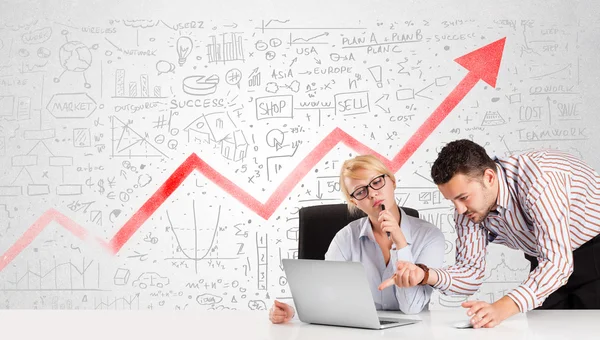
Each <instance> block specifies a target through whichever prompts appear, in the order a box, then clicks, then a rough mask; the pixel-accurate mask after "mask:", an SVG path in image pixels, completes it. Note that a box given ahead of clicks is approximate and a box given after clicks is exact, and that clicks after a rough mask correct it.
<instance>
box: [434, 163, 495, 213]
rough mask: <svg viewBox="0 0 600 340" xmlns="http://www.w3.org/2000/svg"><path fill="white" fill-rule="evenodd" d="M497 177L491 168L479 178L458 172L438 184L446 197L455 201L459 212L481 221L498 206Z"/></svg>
mask: <svg viewBox="0 0 600 340" xmlns="http://www.w3.org/2000/svg"><path fill="white" fill-rule="evenodd" d="M495 179H496V176H495V173H494V171H493V170H491V169H488V170H486V172H485V173H484V175H483V176H481V177H477V178H473V177H470V176H467V175H463V174H456V175H454V177H452V179H451V180H450V181H448V182H447V183H445V184H440V185H438V188H439V189H440V192H441V193H442V195H443V196H444V198H446V199H448V200H450V201H452V203H454V207H455V208H456V211H457V212H458V213H459V214H463V215H465V216H467V217H468V218H469V219H470V220H471V221H473V222H475V223H479V222H481V221H483V220H484V219H485V218H486V217H487V215H488V214H489V212H490V211H491V210H492V209H494V207H495V206H496V198H497V196H498V189H497V185H495Z"/></svg>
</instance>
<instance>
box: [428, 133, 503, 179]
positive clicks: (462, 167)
mask: <svg viewBox="0 0 600 340" xmlns="http://www.w3.org/2000/svg"><path fill="white" fill-rule="evenodd" d="M486 169H492V170H494V171H496V163H495V162H494V161H493V160H492V159H491V158H490V156H488V154H487V153H486V152H485V149H484V148H483V147H482V146H481V145H479V144H477V143H474V142H472V141H470V140H468V139H459V140H455V141H453V142H450V143H448V144H446V146H444V147H443V148H442V151H440V153H439V154H438V158H437V159H436V160H435V162H434V163H433V166H432V167H431V178H432V179H433V182H434V183H435V184H436V185H440V184H445V183H448V182H449V181H450V180H451V179H452V177H454V175H456V174H463V175H466V176H470V177H478V176H481V175H483V173H484V172H485V170H486Z"/></svg>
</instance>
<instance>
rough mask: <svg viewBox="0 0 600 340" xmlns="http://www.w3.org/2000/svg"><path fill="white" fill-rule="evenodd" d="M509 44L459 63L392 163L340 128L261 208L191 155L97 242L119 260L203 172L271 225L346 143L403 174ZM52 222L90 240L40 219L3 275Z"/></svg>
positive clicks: (66, 222) (53, 214)
mask: <svg viewBox="0 0 600 340" xmlns="http://www.w3.org/2000/svg"><path fill="white" fill-rule="evenodd" d="M505 40H506V38H503V39H500V40H498V41H496V42H493V43H491V44H489V45H487V46H484V47H482V48H480V49H478V50H475V51H473V52H471V53H469V54H467V55H464V56H462V57H460V58H457V59H456V60H455V61H456V62H457V63H459V64H460V65H462V66H463V67H464V68H466V69H467V70H469V73H467V75H466V76H465V78H464V79H463V80H462V81H461V82H460V83H459V84H458V85H457V86H456V88H454V90H453V91H452V92H451V93H450V94H449V95H448V96H447V97H446V99H444V101H443V102H442V103H441V104H440V105H439V106H438V107H437V108H436V109H435V111H434V112H433V113H432V114H431V116H430V117H429V118H428V119H427V120H426V121H425V122H423V124H422V125H421V126H420V127H419V129H418V130H417V131H416V132H415V133H414V134H413V136H412V137H411V138H410V139H409V140H408V142H407V143H406V144H405V145H404V146H403V147H402V149H401V150H400V151H399V152H398V153H397V154H396V156H395V157H394V158H393V159H392V160H391V161H390V160H388V159H387V158H385V157H383V156H382V155H380V154H379V153H377V152H375V151H374V150H372V149H371V148H369V147H368V146H366V145H364V144H362V143H361V142H360V141H358V140H356V139H354V138H353V137H352V136H350V135H349V134H347V133H346V132H344V131H342V130H341V129H339V128H335V129H334V130H333V131H332V132H331V133H329V135H327V137H325V138H324V139H323V140H322V141H321V142H320V143H319V144H318V145H317V146H316V147H315V148H314V149H313V151H311V152H310V153H309V154H308V155H307V156H306V157H305V158H304V159H303V160H302V161H301V162H300V163H299V164H298V165H297V166H296V168H295V169H294V170H293V171H292V172H291V173H290V174H289V175H288V176H287V177H286V178H285V179H284V180H283V182H282V183H281V184H280V185H279V186H278V187H277V189H276V190H275V192H273V193H272V194H271V196H270V197H269V199H268V200H267V201H266V202H265V203H261V202H260V201H258V200H257V199H256V198H254V197H252V196H251V195H250V194H248V193H247V192H245V191H244V190H243V189H242V188H240V187H238V186H237V185H236V184H235V183H233V182H232V181H231V180H229V179H228V178H226V177H224V176H223V175H221V174H220V173H218V172H217V170H215V169H213V168H212V167H211V166H210V165H208V163H206V162H205V161H204V160H202V159H201V158H199V157H198V156H197V155H196V154H195V153H194V154H191V155H190V156H189V157H188V158H187V159H186V160H185V161H184V162H183V163H182V164H181V165H180V166H179V167H178V168H177V169H176V170H175V171H174V172H173V174H171V176H169V178H168V179H167V180H166V181H165V182H164V183H163V185H161V186H160V188H158V190H157V191H156V192H155V193H154V194H153V195H152V196H151V197H150V198H149V199H148V200H147V201H146V203H144V205H142V207H141V208H140V209H139V210H138V211H136V212H135V213H134V214H133V216H131V218H130V219H129V220H128V221H127V222H126V223H125V224H124V225H123V227H121V229H119V231H118V232H117V233H116V234H115V236H114V237H113V238H112V240H111V241H110V242H109V243H108V244H107V243H106V242H105V241H104V240H100V239H96V241H97V242H98V243H99V244H100V245H101V246H102V247H108V248H109V249H110V251H112V252H113V253H115V254H116V253H117V252H118V251H119V250H120V249H121V248H122V247H123V246H124V245H125V243H127V241H128V240H129V239H130V238H131V236H132V235H133V234H134V233H135V232H136V231H137V230H138V229H139V228H140V227H141V226H142V224H144V222H145V221H146V220H147V219H148V218H150V216H152V214H153V213H154V212H155V211H156V210H157V209H158V208H159V207H160V206H161V205H162V204H163V203H164V202H165V201H166V200H167V199H168V198H169V196H171V194H173V192H174V191H175V190H176V189H177V188H178V187H179V186H180V185H181V183H183V181H184V180H185V179H186V178H187V177H188V176H189V175H190V174H191V172H192V171H194V170H198V171H199V172H200V173H202V174H203V175H204V176H205V177H206V178H207V179H209V180H211V181H213V182H214V183H215V184H217V185H218V186H220V187H221V188H222V189H223V190H224V191H226V192H227V193H229V194H230V195H231V196H232V197H233V198H235V199H237V200H238V201H240V202H241V203H242V204H244V205H245V206H246V207H248V208H249V209H250V210H252V211H254V212H256V213H257V214H258V215H259V216H261V217H263V218H264V219H268V218H269V217H270V216H271V215H272V214H273V212H275V210H276V209H277V208H278V207H279V205H280V204H281V202H283V200H284V199H286V198H287V197H288V195H289V193H290V192H291V191H292V190H293V189H294V187H295V186H296V184H298V182H300V180H302V178H304V176H306V174H307V173H308V172H309V171H310V170H311V169H312V168H313V167H314V166H315V165H316V164H317V163H318V162H319V161H320V160H321V159H323V157H324V156H325V155H326V154H327V153H328V152H329V151H331V149H333V148H334V147H335V146H336V145H337V144H338V143H340V142H342V143H344V144H345V145H347V146H348V147H349V148H351V149H353V150H354V151H356V152H357V153H359V154H367V153H369V154H374V155H377V156H378V157H379V158H380V159H381V160H382V161H383V162H384V163H385V164H386V166H387V167H388V168H389V169H390V170H391V171H392V172H397V171H398V169H400V167H402V165H404V163H405V162H406V160H408V158H410V157H411V156H412V154H413V153H414V152H415V151H416V150H417V149H418V148H419V146H421V144H422V143H423V142H424V141H425V139H427V137H429V135H430V134H431V133H432V132H433V130H435V128H437V126H438V125H439V124H440V123H441V122H442V120H444V118H446V116H447V115H448V114H449V113H450V112H451V111H452V110H453V109H454V108H455V107H456V105H458V103H459V102H460V101H461V100H462V99H463V98H464V97H465V96H466V94H467V93H468V92H469V91H470V90H471V89H472V88H473V86H475V84H476V83H477V81H479V79H482V80H483V81H485V82H486V83H488V84H490V85H491V86H496V78H497V76H498V70H499V68H500V61H501V60H502V51H503V49H504V42H505ZM52 221H56V222H58V224H59V225H61V226H62V227H63V228H65V229H67V230H68V231H70V232H71V233H73V234H74V235H76V236H77V237H79V238H81V239H87V238H89V235H88V233H87V231H86V230H85V229H84V228H83V227H81V226H79V225H78V224H77V223H76V222H74V221H73V220H71V219H70V218H68V217H66V216H65V215H63V214H61V213H60V212H58V211H56V210H54V209H49V210H48V211H46V212H45V213H44V214H43V215H42V216H40V217H39V218H38V220H37V221H36V222H34V223H33V224H32V225H31V226H30V227H29V229H27V231H25V233H24V234H23V235H22V236H21V237H20V238H19V239H18V240H17V241H16V242H15V243H14V244H13V245H12V246H11V247H10V248H9V249H8V250H7V251H6V253H4V255H3V256H2V257H1V258H0V271H1V270H2V269H4V268H5V267H6V265H8V263H10V262H11V261H12V260H13V259H14V258H15V257H16V256H17V255H18V254H19V253H20V252H21V251H22V250H23V249H25V247H27V246H28V245H29V244H30V243H31V242H32V241H33V240H34V239H35V238H36V237H37V235H38V234H39V233H40V232H41V231H42V230H43V229H44V228H45V227H46V226H47V225H48V224H50V223H51V222H52Z"/></svg>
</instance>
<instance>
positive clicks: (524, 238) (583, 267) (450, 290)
mask: <svg viewBox="0 0 600 340" xmlns="http://www.w3.org/2000/svg"><path fill="white" fill-rule="evenodd" d="M431 177H432V178H433V181H434V182H435V184H436V185H437V186H438V188H439V190H440V192H441V193H442V195H443V196H444V197H445V198H446V199H449V200H451V201H452V202H453V203H454V206H455V208H456V210H455V222H456V233H457V242H456V263H455V264H454V265H452V266H449V267H446V268H443V269H434V268H431V270H429V269H427V268H425V269H423V268H421V267H417V266H415V265H414V264H412V263H407V262H399V263H398V264H397V271H396V273H395V275H394V276H393V277H392V278H390V279H388V280H386V281H385V282H384V283H382V285H381V286H380V289H383V288H385V287H388V286H389V285H391V284H394V283H395V284H397V285H399V286H404V287H411V286H413V285H416V284H429V285H431V286H433V287H434V288H437V289H439V290H440V291H441V292H442V293H444V294H448V295H455V294H464V295H472V294H474V293H475V292H476V291H477V290H478V289H479V287H480V286H481V284H482V279H483V276H484V271H485V253H486V246H487V244H488V243H490V242H493V243H498V244H503V245H506V246H508V247H510V248H513V249H519V250H522V251H523V252H524V253H525V257H526V258H527V259H528V260H530V262H531V272H530V273H529V277H528V278H527V279H526V280H525V281H524V282H523V283H522V284H521V285H520V286H519V287H517V288H516V289H515V290H514V291H512V292H510V293H508V294H507V295H505V296H504V297H502V298H501V299H499V300H498V301H496V302H494V303H492V304H489V303H486V302H483V301H468V302H464V303H463V304H462V306H463V307H465V308H468V311H467V315H469V316H470V317H471V323H472V324H473V326H474V327H475V328H479V327H494V326H496V325H498V324H499V323H500V322H502V321H503V320H505V319H507V318H509V317H510V316H512V315H514V314H517V313H519V312H527V311H529V310H532V309H534V308H540V309H585V308H594V309H597V308H600V236H599V233H600V176H599V175H598V173H597V172H596V171H594V170H593V169H592V168H591V167H590V166H588V165H586V164H585V163H583V162H582V161H580V160H578V159H576V158H575V157H573V156H571V155H568V154H565V153H562V152H558V151H551V150H545V151H534V152H528V153H524V154H520V155H513V156H511V157H507V158H504V159H498V158H494V159H493V160H492V159H491V158H490V157H489V156H488V155H487V154H486V152H485V149H484V148H483V147H481V146H479V145H477V144H476V143H474V142H472V141H469V140H457V141H453V142H451V143H449V144H448V145H446V146H445V147H444V148H443V149H442V150H441V151H440V153H439V155H438V158H437V160H436V161H435V162H434V164H433V166H432V168H431Z"/></svg>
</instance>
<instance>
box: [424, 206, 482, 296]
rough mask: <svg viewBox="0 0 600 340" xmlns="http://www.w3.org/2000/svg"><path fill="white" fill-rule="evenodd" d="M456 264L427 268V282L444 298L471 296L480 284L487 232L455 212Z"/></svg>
mask: <svg viewBox="0 0 600 340" xmlns="http://www.w3.org/2000/svg"><path fill="white" fill-rule="evenodd" d="M454 220H455V222H456V234H457V238H456V263H455V264H454V265H452V266H449V267H445V268H431V269H430V270H429V279H428V280H427V282H428V283H429V284H430V285H431V286H433V288H436V289H438V290H440V291H441V292H442V293H443V294H446V295H473V294H475V292H477V290H478V289H479V287H480V286H481V283H482V281H483V275H484V271H485V250H486V247H487V232H486V231H485V230H484V229H483V228H481V227H479V225H476V224H475V223H473V222H472V221H470V220H469V219H468V218H467V217H466V216H463V215H458V214H457V213H456V212H455V217H454Z"/></svg>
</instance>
